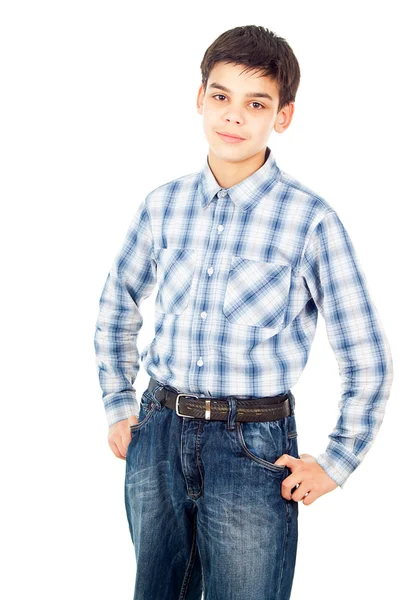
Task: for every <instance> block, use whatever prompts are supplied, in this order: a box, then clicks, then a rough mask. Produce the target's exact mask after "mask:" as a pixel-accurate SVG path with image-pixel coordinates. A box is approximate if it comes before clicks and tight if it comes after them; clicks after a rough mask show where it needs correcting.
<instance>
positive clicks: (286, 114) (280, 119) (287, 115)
mask: <svg viewBox="0 0 401 600" xmlns="http://www.w3.org/2000/svg"><path fill="white" fill-rule="evenodd" d="M294 110H295V103H294V102H289V104H286V105H285V106H283V108H282V109H281V110H280V112H279V113H278V115H277V117H276V121H275V123H274V130H275V131H276V132H277V133H283V132H284V131H285V130H286V129H288V127H289V126H290V123H291V121H292V117H293V114H294Z"/></svg>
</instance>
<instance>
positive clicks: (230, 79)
mask: <svg viewBox="0 0 401 600" xmlns="http://www.w3.org/2000/svg"><path fill="white" fill-rule="evenodd" d="M245 69H247V65H242V64H241V65H234V64H232V63H229V64H225V63H223V62H219V63H217V64H215V65H214V67H213V69H212V70H211V71H210V74H209V77H208V81H207V87H208V88H209V87H210V86H211V84H214V83H217V84H220V85H222V86H224V87H226V88H228V89H229V90H231V91H232V93H234V94H239V95H240V94H248V93H250V92H251V93H254V92H265V93H268V94H269V95H270V96H271V97H272V98H273V100H275V99H278V96H279V89H278V85H277V82H276V81H275V80H273V79H272V78H271V77H267V76H265V75H262V71H261V70H257V69H256V68H255V69H249V70H247V71H246V70H245Z"/></svg>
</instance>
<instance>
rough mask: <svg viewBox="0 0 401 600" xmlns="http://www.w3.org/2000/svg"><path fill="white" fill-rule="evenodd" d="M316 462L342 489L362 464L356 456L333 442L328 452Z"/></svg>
mask: <svg viewBox="0 0 401 600" xmlns="http://www.w3.org/2000/svg"><path fill="white" fill-rule="evenodd" d="M315 460H316V462H317V463H318V464H319V465H320V466H321V467H322V469H323V470H324V471H325V472H326V473H327V475H328V476H329V477H331V479H333V481H335V483H336V484H337V485H338V486H339V487H340V488H343V487H344V484H345V482H346V481H347V479H348V477H349V476H350V475H351V474H352V473H353V471H354V470H355V469H356V468H357V466H358V465H359V464H360V461H359V460H358V459H357V458H356V456H355V455H354V454H352V453H351V452H349V451H348V450H347V449H346V448H344V446H343V445H342V444H340V443H338V442H335V441H331V442H330V443H329V445H328V446H327V448H326V451H325V452H322V453H321V454H319V455H318V456H316V458H315Z"/></svg>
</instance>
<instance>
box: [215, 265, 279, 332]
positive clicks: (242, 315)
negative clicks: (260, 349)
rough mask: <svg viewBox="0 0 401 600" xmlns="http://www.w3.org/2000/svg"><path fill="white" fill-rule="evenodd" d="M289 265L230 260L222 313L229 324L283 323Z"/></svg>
mask: <svg viewBox="0 0 401 600" xmlns="http://www.w3.org/2000/svg"><path fill="white" fill-rule="evenodd" d="M290 283H291V266H290V265H281V264H278V263H276V262H265V261H259V260H251V259H249V258H242V257H240V256H233V257H231V265H230V271H229V273H228V279H227V287H226V291H225V295H224V301H223V313H224V315H225V317H226V318H227V320H228V321H230V323H234V324H238V325H249V326H253V327H268V328H273V329H275V328H279V327H280V325H282V323H283V321H284V316H285V311H286V308H287V304H288V292H289V288H290Z"/></svg>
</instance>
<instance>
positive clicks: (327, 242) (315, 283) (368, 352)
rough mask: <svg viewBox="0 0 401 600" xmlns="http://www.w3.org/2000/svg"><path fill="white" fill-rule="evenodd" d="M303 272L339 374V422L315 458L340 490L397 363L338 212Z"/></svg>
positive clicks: (310, 250) (372, 431)
mask: <svg viewBox="0 0 401 600" xmlns="http://www.w3.org/2000/svg"><path fill="white" fill-rule="evenodd" d="M300 274H301V275H302V276H303V278H304V283H305V284H306V286H307V288H308V289H309V292H310V294H311V297H312V298H313V301H314V302H315V304H316V306H317V308H318V311H319V312H320V314H321V315H322V316H323V318H324V320H325V326H326V331H327V335H328V339H329V343H330V345H331V347H332V349H333V351H334V354H335V357H336V360H337V362H338V367H339V374H340V377H341V399H340V401H339V404H338V420H337V423H336V426H335V428H334V430H333V431H332V433H330V435H329V436H328V437H329V443H328V446H327V448H326V450H325V452H323V453H322V454H319V455H318V456H317V457H316V461H317V462H318V463H319V464H320V466H321V467H322V468H323V469H324V470H325V471H326V473H327V474H328V475H329V477H331V478H332V479H333V480H334V481H335V482H336V483H337V485H339V486H340V487H341V488H342V487H343V486H344V483H345V481H346V480H347V478H348V477H349V476H350V475H351V473H352V472H353V471H354V470H355V469H356V468H357V467H358V465H360V464H361V462H362V460H363V459H364V457H365V455H366V453H367V452H368V450H369V449H370V447H371V446H372V444H373V441H374V439H375V437H376V435H377V433H378V430H379V428H380V426H381V423H382V421H383V418H384V412H385V406H386V403H387V400H388V398H389V395H390V390H391V386H392V381H393V361H392V356H391V351H390V347H389V343H388V339H387V337H386V334H385V332H384V330H383V326H382V323H381V321H380V318H379V315H378V311H377V308H376V306H375V304H374V302H373V300H372V298H371V294H370V290H369V288H368V286H367V282H366V277H365V274H364V272H363V269H362V267H361V264H360V262H359V258H358V256H357V255H356V252H355V248H354V246H353V244H352V241H351V239H350V236H349V234H348V232H347V230H346V229H345V227H344V225H343V223H342V222H341V220H340V218H339V217H338V215H337V213H336V212H335V211H332V212H329V213H328V214H326V215H325V217H323V219H322V220H321V221H320V222H319V223H318V224H317V226H316V227H315V228H314V230H313V231H312V233H311V235H310V237H309V240H307V245H306V249H305V252H304V254H303V257H302V259H301V263H300Z"/></svg>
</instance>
